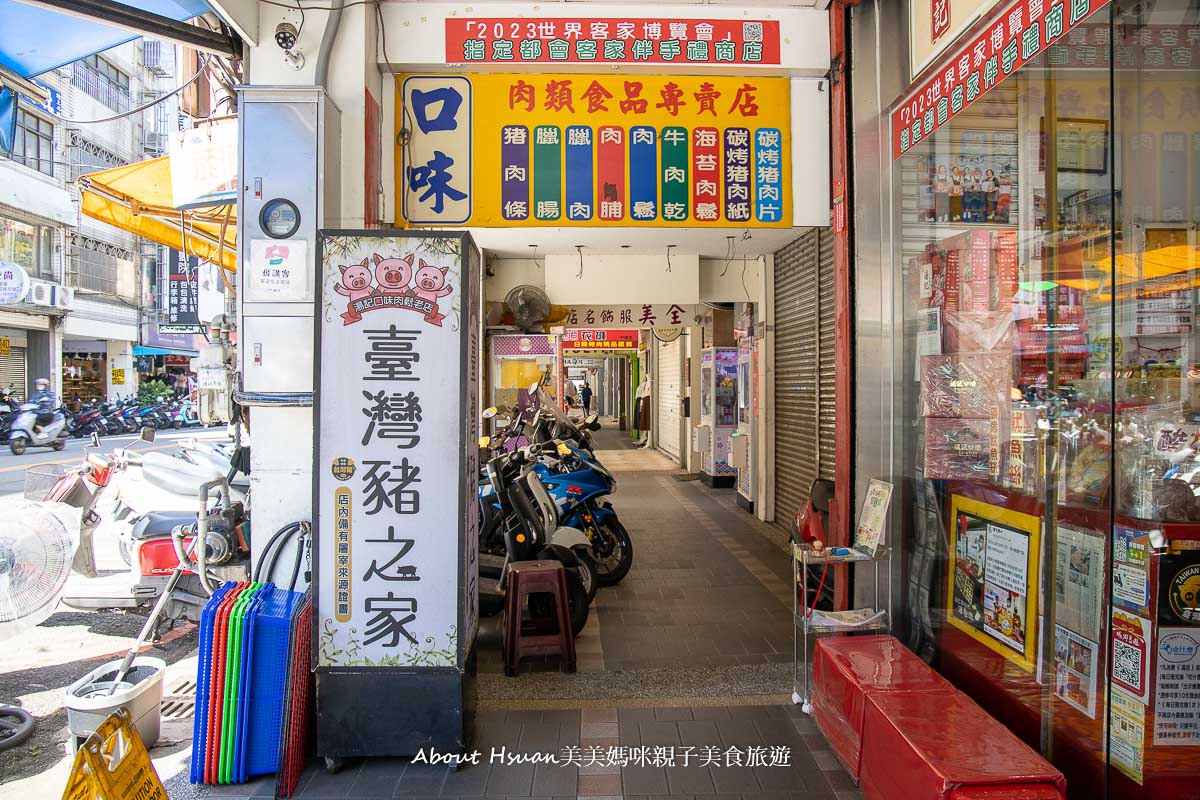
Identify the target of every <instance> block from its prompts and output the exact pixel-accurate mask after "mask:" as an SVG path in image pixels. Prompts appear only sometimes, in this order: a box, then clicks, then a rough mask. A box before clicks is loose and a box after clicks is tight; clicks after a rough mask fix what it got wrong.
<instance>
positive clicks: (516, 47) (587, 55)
mask: <svg viewBox="0 0 1200 800" xmlns="http://www.w3.org/2000/svg"><path fill="white" fill-rule="evenodd" d="M446 63H448V64H471V63H479V64H555V63H557V64H637V63H647V64H711V65H720V64H778V63H779V21H778V20H742V19H736V20H734V19H670V18H648V19H594V18H589V17H570V18H567V17H562V18H551V19H531V18H529V17H517V18H511V17H489V18H486V19H459V18H454V17H451V18H449V19H447V20H446Z"/></svg>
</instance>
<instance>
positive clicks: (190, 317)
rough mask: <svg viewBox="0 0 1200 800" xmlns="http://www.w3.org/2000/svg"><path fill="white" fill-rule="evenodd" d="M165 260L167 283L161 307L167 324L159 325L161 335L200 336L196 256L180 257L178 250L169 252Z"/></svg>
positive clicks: (201, 330) (198, 264) (197, 260)
mask: <svg viewBox="0 0 1200 800" xmlns="http://www.w3.org/2000/svg"><path fill="white" fill-rule="evenodd" d="M168 252H170V254H171V255H170V256H169V258H168V260H167V270H168V272H167V280H166V284H165V286H164V290H165V291H166V297H165V301H166V302H165V303H163V307H164V308H165V309H166V311H167V315H166V322H165V323H160V324H159V326H158V329H159V331H161V332H163V333H202V332H203V331H204V328H203V327H202V326H201V325H200V282H199V274H198V273H199V269H200V260H199V259H197V258H196V257H195V256H188V257H186V258H183V257H182V254H181V253H180V252H179V251H178V250H170V251H168Z"/></svg>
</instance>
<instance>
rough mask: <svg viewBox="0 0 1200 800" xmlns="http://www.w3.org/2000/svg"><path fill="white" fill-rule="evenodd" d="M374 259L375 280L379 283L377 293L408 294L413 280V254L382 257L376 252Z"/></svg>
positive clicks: (397, 295) (395, 295) (399, 295)
mask: <svg viewBox="0 0 1200 800" xmlns="http://www.w3.org/2000/svg"><path fill="white" fill-rule="evenodd" d="M374 261H375V280H376V282H377V283H378V284H379V288H378V289H377V290H376V291H377V293H379V294H381V295H390V296H394V297H403V296H404V295H406V294H408V284H409V282H410V281H411V280H412V264H413V257H412V256H411V255H410V256H408V257H407V258H382V257H380V255H379V254H378V253H376V254H375V256H374Z"/></svg>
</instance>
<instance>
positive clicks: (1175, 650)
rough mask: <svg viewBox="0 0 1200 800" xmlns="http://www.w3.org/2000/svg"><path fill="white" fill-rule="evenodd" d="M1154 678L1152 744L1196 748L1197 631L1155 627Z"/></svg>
mask: <svg viewBox="0 0 1200 800" xmlns="http://www.w3.org/2000/svg"><path fill="white" fill-rule="evenodd" d="M1157 653H1158V668H1157V670H1156V674H1155V679H1154V744H1155V745H1163V744H1165V745H1200V703H1197V702H1196V697H1195V696H1196V675H1197V674H1200V632H1197V630H1196V629H1195V628H1159V630H1158V647H1157Z"/></svg>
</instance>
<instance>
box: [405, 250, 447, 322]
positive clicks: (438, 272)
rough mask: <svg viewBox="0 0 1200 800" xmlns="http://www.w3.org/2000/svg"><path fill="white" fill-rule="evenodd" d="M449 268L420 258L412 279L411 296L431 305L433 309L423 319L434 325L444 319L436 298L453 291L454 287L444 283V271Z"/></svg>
mask: <svg viewBox="0 0 1200 800" xmlns="http://www.w3.org/2000/svg"><path fill="white" fill-rule="evenodd" d="M449 270H450V268H449V267H435V266H433V265H431V264H426V263H425V259H421V267H420V269H418V270H417V274H416V278H415V280H414V281H413V288H412V294H413V297H418V298H420V299H422V300H425V301H427V302H429V303H430V304H432V305H433V311H431V312H430V313H429V314H427V315H426V316H425V321H426V322H430V323H433V324H434V325H441V324H442V320H443V319H445V315H444V314H439V313H438V298H439V297H445V296H446V295H448V294H450V293H451V292H452V291H454V287H452V286H447V285H446V273H447V272H448V271H449Z"/></svg>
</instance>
